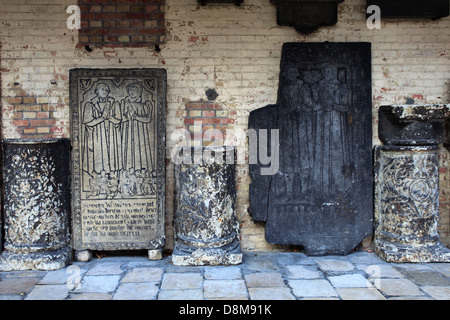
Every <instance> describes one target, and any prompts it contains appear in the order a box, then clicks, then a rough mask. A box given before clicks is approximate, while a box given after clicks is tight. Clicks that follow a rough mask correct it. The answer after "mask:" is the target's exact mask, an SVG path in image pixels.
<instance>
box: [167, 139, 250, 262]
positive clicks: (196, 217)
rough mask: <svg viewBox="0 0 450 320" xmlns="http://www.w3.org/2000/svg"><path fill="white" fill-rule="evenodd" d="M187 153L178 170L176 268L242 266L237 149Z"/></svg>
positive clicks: (200, 150) (216, 149)
mask: <svg viewBox="0 0 450 320" xmlns="http://www.w3.org/2000/svg"><path fill="white" fill-rule="evenodd" d="M182 152H183V155H184V161H183V163H181V164H177V166H176V169H175V178H176V205H177V209H176V213H175V219H174V220H175V233H176V238H175V246H174V251H173V255H172V262H173V264H175V265H232V264H239V263H241V262H242V253H241V250H240V243H239V237H238V228H239V226H238V221H237V218H236V213H235V206H236V188H235V161H234V160H235V150H234V148H223V147H199V148H185V149H182ZM214 160H216V161H214Z"/></svg>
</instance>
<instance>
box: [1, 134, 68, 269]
mask: <svg viewBox="0 0 450 320" xmlns="http://www.w3.org/2000/svg"><path fill="white" fill-rule="evenodd" d="M3 148H4V157H3V163H4V165H5V167H4V195H5V196H4V212H5V243H4V246H5V251H4V252H3V254H2V256H1V259H0V260H1V261H0V262H1V263H0V264H1V266H0V269H3V270H8V271H9V270H55V269H60V268H63V267H65V266H66V265H67V264H68V262H69V261H70V259H71V257H72V249H71V248H70V246H69V243H70V185H69V176H70V173H69V160H70V144H69V140H67V139H38V140H16V139H10V140H5V141H4V142H3Z"/></svg>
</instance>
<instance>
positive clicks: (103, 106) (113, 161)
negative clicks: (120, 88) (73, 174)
mask: <svg viewBox="0 0 450 320" xmlns="http://www.w3.org/2000/svg"><path fill="white" fill-rule="evenodd" d="M109 93H110V89H109V86H108V85H107V84H106V83H99V84H97V86H96V88H95V94H96V95H95V97H93V98H92V99H91V100H90V101H88V102H86V104H85V105H84V109H83V120H82V123H83V135H82V136H83V150H82V152H83V160H82V161H83V170H84V171H85V172H87V173H88V174H89V175H90V176H93V175H94V173H96V174H100V173H101V172H102V171H104V172H105V173H110V172H111V171H115V170H119V169H120V167H121V155H122V152H121V150H120V148H121V146H122V141H121V137H120V123H121V117H122V116H121V110H120V104H119V103H118V102H116V100H115V99H114V98H113V97H110V96H109Z"/></svg>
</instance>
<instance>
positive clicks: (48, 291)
mask: <svg viewBox="0 0 450 320" xmlns="http://www.w3.org/2000/svg"><path fill="white" fill-rule="evenodd" d="M68 294H69V288H68V286H67V285H65V284H57V285H37V286H35V287H34V288H33V290H31V292H30V293H29V294H28V295H27V297H26V298H25V300H63V299H65V298H66V297H67V295H68Z"/></svg>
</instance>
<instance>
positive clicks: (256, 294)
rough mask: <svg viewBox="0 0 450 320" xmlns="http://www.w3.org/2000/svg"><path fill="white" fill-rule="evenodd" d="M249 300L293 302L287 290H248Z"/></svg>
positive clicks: (289, 291) (292, 297)
mask: <svg viewBox="0 0 450 320" xmlns="http://www.w3.org/2000/svg"><path fill="white" fill-rule="evenodd" d="M248 293H249V294H250V300H295V297H294V296H293V295H292V293H291V290H290V289H289V288H281V287H279V288H276V287H274V288H248Z"/></svg>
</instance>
